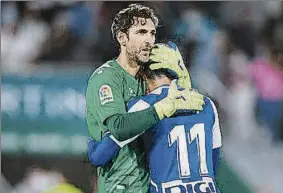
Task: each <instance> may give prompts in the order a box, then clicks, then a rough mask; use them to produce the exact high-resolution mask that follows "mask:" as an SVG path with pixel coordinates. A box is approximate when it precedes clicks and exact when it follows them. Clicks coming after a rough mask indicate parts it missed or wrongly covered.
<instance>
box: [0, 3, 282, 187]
mask: <svg viewBox="0 0 283 193" xmlns="http://www.w3.org/2000/svg"><path fill="white" fill-rule="evenodd" d="M129 3H130V2H76V1H56V2H54V1H29V2H24V1H22V2H5V1H1V72H2V81H1V123H2V127H1V149H2V151H1V154H2V156H1V159H2V160H1V161H2V162H1V172H2V174H1V178H0V179H1V180H0V192H1V193H4V192H5V193H11V192H18V193H39V192H41V191H42V190H43V189H45V188H47V187H51V186H54V185H56V184H59V183H63V182H66V181H67V182H68V183H70V184H73V185H74V186H76V187H78V188H79V189H81V190H82V191H83V192H85V193H91V192H96V190H95V189H96V188H95V180H96V179H95V173H94V172H95V170H94V169H93V168H92V167H91V166H90V164H89V163H88V162H87V160H86V143H87V139H88V131H87V127H86V121H85V98H84V95H85V89H86V85H87V80H88V77H89V75H90V74H91V73H92V71H93V70H94V69H96V68H97V67H98V66H99V65H101V64H102V63H104V62H105V61H106V60H108V59H110V58H113V57H115V56H116V55H117V50H116V48H115V45H114V44H113V42H112V38H111V31H110V26H111V20H112V19H113V17H114V15H115V14H116V13H117V12H118V11H119V10H120V9H122V8H124V7H126V6H127V5H128V4H129ZM144 3H145V4H148V5H149V6H151V7H153V8H154V10H155V11H156V13H157V15H158V16H159V17H160V19H161V27H160V28H159V30H158V33H157V42H162V41H165V40H173V41H175V42H176V43H177V44H178V45H179V46H180V48H181V51H182V53H183V55H184V56H185V61H186V65H187V67H188V69H189V70H190V73H191V76H192V79H193V83H194V85H195V87H196V88H198V89H200V90H201V91H202V92H203V93H206V94H207V95H209V96H210V97H212V98H213V99H214V100H215V101H216V102H217V104H218V108H219V110H220V118H221V124H222V133H223V138H224V139H223V143H224V146H223V153H222V158H221V159H222V161H221V166H220V171H219V175H218V185H219V187H220V189H221V190H222V192H224V193H282V182H283V164H282V163H283V145H282V131H283V126H282V118H283V111H282V110H283V106H282V103H283V86H282V85H283V63H282V50H283V14H282V13H283V2H280V1H266V2H265V1H258V2H254V1H250V2H248V1H247V2H243V1H240V2H232V1H231V2H219V1H218V2H173V1H172V2H163V1H158V2H144ZM278 52H279V53H280V52H281V61H279V62H278V60H277V61H275V60H274V59H272V57H271V56H273V55H272V54H273V53H275V54H276V53H278ZM277 56H278V55H277Z"/></svg>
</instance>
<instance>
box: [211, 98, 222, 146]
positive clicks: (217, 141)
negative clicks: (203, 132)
mask: <svg viewBox="0 0 283 193" xmlns="http://www.w3.org/2000/svg"><path fill="white" fill-rule="evenodd" d="M209 100H210V102H211V105H212V108H213V112H214V124H213V129H212V135H213V139H212V143H213V149H215V148H219V147H221V146H222V136H221V131H220V124H219V116H218V112H217V109H216V107H215V105H214V103H213V101H212V100H211V99H209Z"/></svg>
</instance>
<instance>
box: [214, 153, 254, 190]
mask: <svg viewBox="0 0 283 193" xmlns="http://www.w3.org/2000/svg"><path fill="white" fill-rule="evenodd" d="M216 184H217V187H218V188H219V189H220V191H221V192H222V193H239V192H241V193H251V192H252V191H251V188H250V187H249V185H248V184H247V183H246V182H245V181H243V180H242V179H241V177H240V176H239V175H238V174H237V172H236V171H234V170H233V169H232V167H231V166H229V165H228V163H227V161H226V160H225V159H224V157H221V159H220V164H219V168H218V172H217V175H216Z"/></svg>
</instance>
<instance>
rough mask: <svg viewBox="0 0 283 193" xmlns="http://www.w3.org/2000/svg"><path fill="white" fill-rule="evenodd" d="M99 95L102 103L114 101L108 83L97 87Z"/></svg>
mask: <svg viewBox="0 0 283 193" xmlns="http://www.w3.org/2000/svg"><path fill="white" fill-rule="evenodd" d="M99 97H100V102H101V104H102V105H104V104H105V103H108V102H111V101H114V98H113V94H112V90H111V88H110V86H108V85H102V86H101V87H100V89H99Z"/></svg>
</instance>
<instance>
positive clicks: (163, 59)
mask: <svg viewBox="0 0 283 193" xmlns="http://www.w3.org/2000/svg"><path fill="white" fill-rule="evenodd" d="M149 59H150V60H151V61H152V62H154V63H152V64H151V65H150V69H151V70H156V69H160V68H166V69H169V71H171V72H173V74H175V77H174V78H176V79H178V85H179V86H181V87H183V88H192V83H191V79H190V75H189V72H188V70H187V68H186V66H185V64H184V61H183V58H182V56H181V53H180V52H179V49H178V47H177V46H176V44H174V43H173V42H168V44H155V45H154V47H153V48H152V51H151V54H150V58H149Z"/></svg>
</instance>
